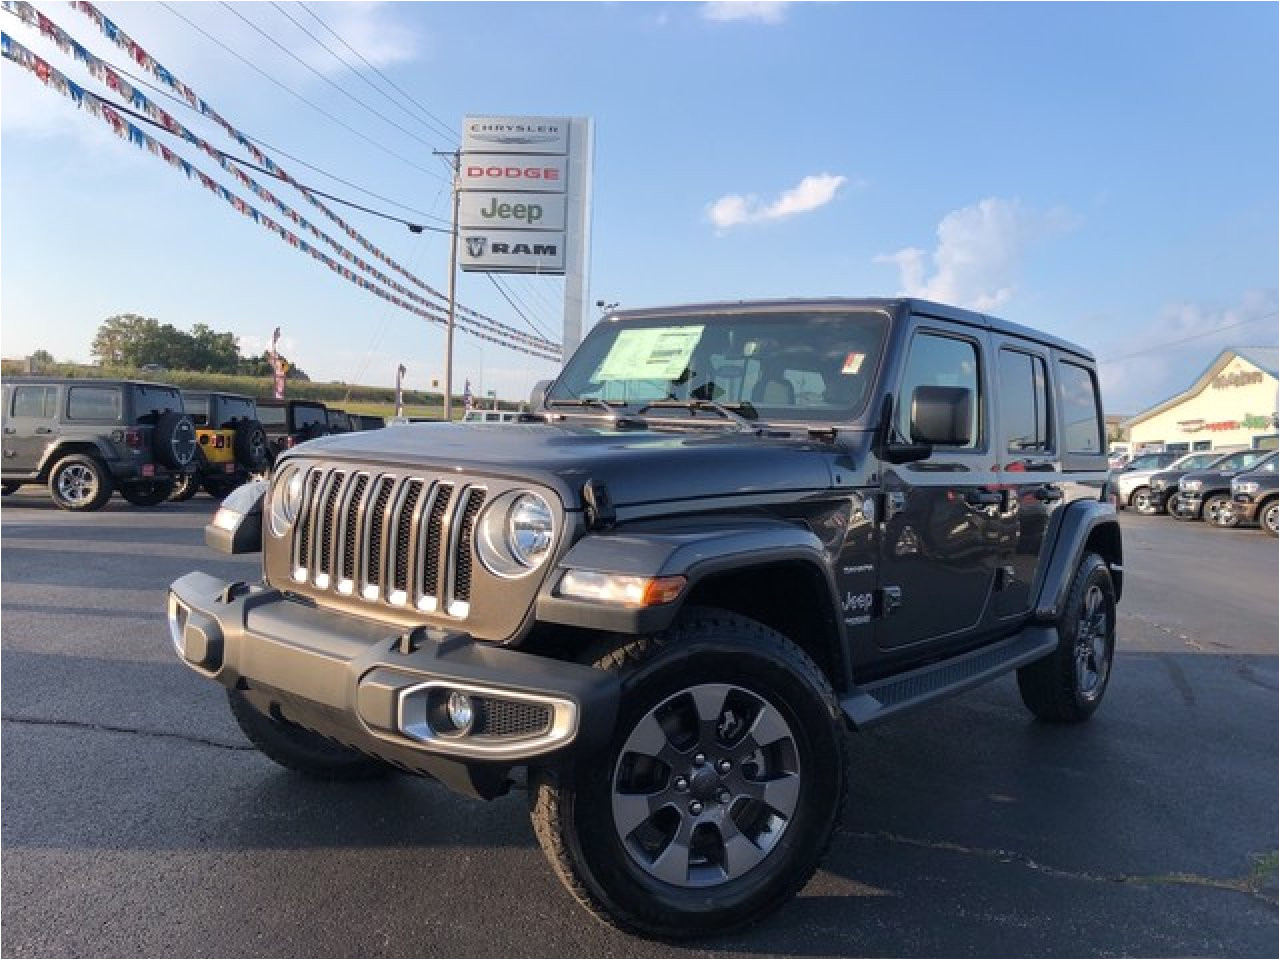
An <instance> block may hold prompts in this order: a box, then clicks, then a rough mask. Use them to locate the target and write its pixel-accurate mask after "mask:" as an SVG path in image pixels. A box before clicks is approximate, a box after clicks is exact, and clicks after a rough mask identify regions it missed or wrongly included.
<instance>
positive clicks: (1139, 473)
mask: <svg viewBox="0 0 1280 960" xmlns="http://www.w3.org/2000/svg"><path fill="white" fill-rule="evenodd" d="M1201 456H1206V455H1205V454H1199V453H1192V454H1187V455H1185V456H1184V455H1183V454H1179V453H1143V454H1139V455H1138V456H1136V457H1134V458H1133V459H1132V460H1129V461H1128V462H1127V463H1126V464H1125V465H1124V466H1122V467H1119V468H1113V469H1114V472H1113V473H1112V475H1111V485H1112V489H1113V490H1114V491H1115V494H1116V506H1117V507H1118V508H1119V509H1121V510H1123V509H1124V508H1125V507H1132V508H1133V509H1134V510H1136V511H1137V512H1138V513H1141V514H1152V513H1155V510H1153V509H1152V508H1151V486H1150V483H1151V477H1152V476H1153V475H1154V474H1155V473H1157V472H1159V471H1160V470H1164V469H1166V468H1169V469H1172V468H1173V466H1174V464H1175V462H1177V461H1179V458H1181V459H1182V460H1190V458H1193V457H1201ZM1205 462H1206V463H1207V462H1208V460H1206V461H1205Z"/></svg>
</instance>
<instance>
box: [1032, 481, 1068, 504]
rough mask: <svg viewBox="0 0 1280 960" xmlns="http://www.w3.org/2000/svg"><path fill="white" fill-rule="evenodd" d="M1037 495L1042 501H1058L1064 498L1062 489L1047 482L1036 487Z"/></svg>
mask: <svg viewBox="0 0 1280 960" xmlns="http://www.w3.org/2000/svg"><path fill="white" fill-rule="evenodd" d="M1035 497H1036V499H1037V500H1039V501H1040V502H1041V503H1057V502H1058V501H1059V500H1061V499H1062V491H1061V490H1060V489H1059V488H1058V487H1055V486H1053V485H1052V484H1048V483H1046V484H1045V485H1044V486H1043V487H1036V493H1035Z"/></svg>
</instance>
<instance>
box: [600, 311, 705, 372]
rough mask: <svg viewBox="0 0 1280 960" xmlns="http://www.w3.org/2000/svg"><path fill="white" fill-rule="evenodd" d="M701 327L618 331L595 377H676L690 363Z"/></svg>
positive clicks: (702, 327) (699, 337)
mask: <svg viewBox="0 0 1280 960" xmlns="http://www.w3.org/2000/svg"><path fill="white" fill-rule="evenodd" d="M703 329H705V328H704V326H703V325H702V324H698V325H697V326H692V327H655V328H653V329H631V330H620V331H618V339H617V340H615V341H614V344H613V346H612V347H611V348H610V349H609V355H608V356H606V357H605V358H604V363H602V364H600V370H599V372H598V373H597V374H596V376H595V379H596V380H597V381H601V380H678V379H679V378H680V376H681V375H682V374H683V373H684V371H685V368H686V367H688V366H689V358H690V357H691V356H692V355H693V349H694V347H696V346H697V345H698V341H699V340H701V339H702V331H703Z"/></svg>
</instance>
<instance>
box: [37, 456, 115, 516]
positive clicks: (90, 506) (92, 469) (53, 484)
mask: <svg viewBox="0 0 1280 960" xmlns="http://www.w3.org/2000/svg"><path fill="white" fill-rule="evenodd" d="M111 490H112V481H111V473H110V471H108V470H107V467H106V465H105V464H104V463H103V462H102V461H101V460H99V459H98V458H97V457H93V456H90V455H89V454H87V453H73V454H70V455H68V456H65V457H63V458H62V459H61V460H59V461H58V462H57V463H56V464H54V467H53V469H52V470H50V471H49V495H50V496H51V497H53V502H54V503H55V504H57V506H58V507H60V508H61V509H63V510H70V511H72V512H73V513H88V512H90V511H92V510H100V509H102V506H103V504H105V503H106V502H107V501H108V500H110V499H111Z"/></svg>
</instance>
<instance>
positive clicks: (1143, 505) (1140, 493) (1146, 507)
mask: <svg viewBox="0 0 1280 960" xmlns="http://www.w3.org/2000/svg"><path fill="white" fill-rule="evenodd" d="M1129 506H1131V507H1133V509H1134V510H1135V511H1136V512H1137V513H1138V514H1140V515H1141V516H1144V517H1154V516H1155V515H1156V514H1157V513H1159V512H1160V511H1158V510H1157V509H1156V508H1155V507H1153V506H1152V505H1151V488H1150V487H1139V488H1138V489H1137V490H1135V491H1133V493H1131V494H1130V495H1129Z"/></svg>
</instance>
